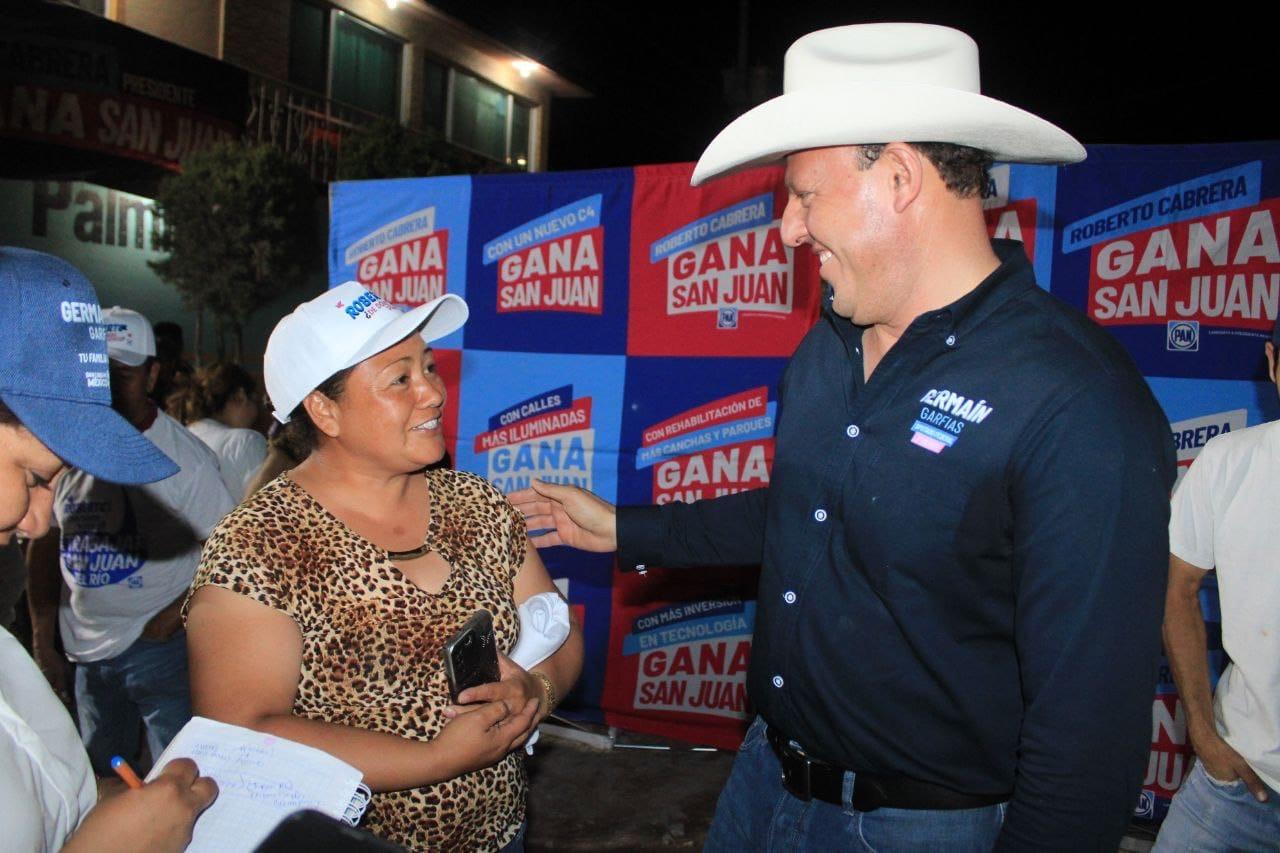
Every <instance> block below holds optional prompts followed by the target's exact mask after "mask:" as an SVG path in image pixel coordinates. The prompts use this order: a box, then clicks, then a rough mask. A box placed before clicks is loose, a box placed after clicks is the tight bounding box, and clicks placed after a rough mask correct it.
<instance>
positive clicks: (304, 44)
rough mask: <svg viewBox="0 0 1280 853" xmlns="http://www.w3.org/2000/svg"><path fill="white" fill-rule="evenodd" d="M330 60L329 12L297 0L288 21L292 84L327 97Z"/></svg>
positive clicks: (290, 79)
mask: <svg viewBox="0 0 1280 853" xmlns="http://www.w3.org/2000/svg"><path fill="white" fill-rule="evenodd" d="M328 58H329V13H328V11H327V10H325V9H321V8H320V7H319V6H312V5H311V4H310V3H300V2H297V0H295V2H294V4H293V9H292V13H291V16H290V19H289V82H290V83H293V84H295V85H298V86H302V87H303V88H305V89H310V90H311V91H313V92H319V93H320V94H325V93H326V92H327V91H328V89H329V81H328V78H327V77H326V74H325V72H326V70H327V69H328V66H329V63H328Z"/></svg>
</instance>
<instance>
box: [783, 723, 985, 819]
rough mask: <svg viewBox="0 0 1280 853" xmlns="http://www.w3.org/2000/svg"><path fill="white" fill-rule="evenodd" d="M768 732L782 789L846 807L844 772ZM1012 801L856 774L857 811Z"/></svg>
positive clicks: (967, 806) (907, 780)
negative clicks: (779, 767) (778, 765)
mask: <svg viewBox="0 0 1280 853" xmlns="http://www.w3.org/2000/svg"><path fill="white" fill-rule="evenodd" d="M767 732H768V736H769V745H770V746H772V747H773V752H774V754H775V755H777V756H778V762H779V763H780V764H781V765H782V785H783V787H785V788H786V789H787V791H788V792H789V793H790V794H791V795H792V796H793V797H797V798H798V799H801V800H805V801H808V800H812V799H818V800H822V801H824V802H828V803H834V804H835V805H837V806H842V805H844V774H845V772H846V771H845V770H844V769H843V768H841V767H836V766H835V765H834V764H828V763H827V762H825V761H819V760H818V759H816V758H813V757H811V756H809V755H807V754H805V751H804V750H803V749H801V748H799V747H797V746H795V745H794V744H793V742H792V741H791V739H790V738H788V737H787V736H786V735H784V734H782V733H781V732H779V731H778V730H777V729H775V728H774V727H773V726H769V727H768V729H767ZM1009 797H1010V795H1009V794H1002V795H998V796H993V795H989V794H987V795H984V794H962V793H960V792H958V791H953V790H951V789H950V788H944V787H942V786H941V785H935V784H933V783H932V782H921V781H920V780H919V779H911V778H909V777H906V776H880V775H876V774H873V773H855V774H854V777H853V807H854V808H855V809H857V810H858V811H860V812H870V811H875V810H876V809H878V808H891V809H977V808H982V807H983V806H991V805H995V804H996V803H1003V802H1004V801H1005V800H1007V799H1009Z"/></svg>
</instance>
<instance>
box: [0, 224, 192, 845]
mask: <svg viewBox="0 0 1280 853" xmlns="http://www.w3.org/2000/svg"><path fill="white" fill-rule="evenodd" d="M0 298H2V299H3V301H4V304H5V305H6V306H8V310H7V311H6V312H5V315H4V317H3V318H2V319H0V545H3V544H7V543H8V542H10V541H11V540H12V539H13V537H14V536H15V534H20V535H22V536H24V537H26V538H38V537H40V536H42V535H44V533H45V532H46V531H47V530H48V527H49V520H50V517H51V514H52V504H53V488H54V485H55V484H56V483H57V481H58V480H59V479H60V478H61V476H62V475H63V473H64V472H65V471H66V469H67V467H68V465H74V466H76V467H78V468H81V469H83V470H85V471H89V472H92V473H93V474H94V475H96V476H100V477H103V478H105V479H111V480H114V481H117V482H122V483H146V482H152V481H154V480H159V479H162V478H164V477H169V476H171V475H172V474H173V473H174V472H175V471H176V470H177V466H175V465H174V464H173V462H172V461H171V460H170V459H169V458H167V457H166V456H165V455H164V454H163V453H161V452H160V451H159V450H158V449H157V448H156V447H155V445H153V444H151V442H149V441H147V440H146V439H145V438H144V437H143V436H142V435H140V434H139V433H138V431H137V430H136V429H134V428H133V427H132V426H130V425H129V423H128V422H127V421H125V419H124V418H122V417H120V415H118V414H117V413H116V412H115V411H113V410H112V408H111V391H110V386H109V379H108V372H107V349H106V336H105V330H104V329H103V325H102V312H101V309H100V308H99V306H98V298H97V294H95V293H94V290H93V287H92V286H91V285H90V284H89V282H88V281H87V280H86V279H85V278H84V276H83V275H81V274H80V272H79V271H78V270H76V269H75V268H74V267H72V266H71V265H70V264H68V263H66V262H65V261H62V260H59V259H57V258H54V257H51V256H49V255H45V254H41V253H39V252H33V251H29V250H26V249H14V248H7V247H0ZM216 796H217V785H216V784H215V783H214V782H213V780H212V779H208V778H204V777H200V776H199V772H198V770H197V768H196V765H195V764H194V763H193V762H191V761H188V760H185V759H182V760H178V761H174V762H172V763H170V764H169V765H167V766H166V767H165V769H164V771H163V772H162V773H161V774H160V775H159V776H158V777H157V778H156V779H155V780H154V781H153V782H151V783H150V784H147V785H145V786H143V787H142V788H139V789H137V790H129V791H126V792H123V793H120V794H116V795H114V796H111V797H109V798H107V799H105V800H104V801H103V802H102V803H101V804H98V805H96V807H95V804H96V803H97V800H98V794H97V788H96V785H95V782H94V776H93V773H92V771H91V769H90V767H89V758H88V755H87V754H86V753H85V750H84V747H83V746H82V745H81V744H80V740H79V737H78V734H77V732H76V727H75V724H74V723H73V722H72V720H71V718H70V717H69V716H68V715H67V713H66V710H65V709H64V708H63V707H62V704H61V703H60V702H59V701H58V698H57V697H56V696H55V695H54V693H53V691H52V690H50V688H49V685H48V683H47V682H46V681H45V678H44V676H43V675H42V674H41V673H40V670H39V669H38V668H37V667H36V665H35V663H34V661H32V660H31V658H30V657H29V656H28V655H27V653H26V652H25V650H23V648H22V646H21V645H20V644H19V643H18V641H17V640H16V639H15V638H14V637H13V636H12V635H11V634H9V633H8V632H7V631H5V630H4V629H3V628H0V827H3V828H4V838H3V845H2V846H4V847H5V848H6V849H12V850H40V851H43V850H58V849H61V850H64V851H71V853H79V851H102V850H126V849H139V850H163V851H178V850H182V849H184V848H185V847H186V845H187V842H188V841H189V840H190V838H191V827H192V825H193V824H194V823H195V819H196V818H197V817H198V816H199V814H200V813H201V812H202V811H204V809H205V808H207V807H208V806H209V804H210V803H212V802H213V800H214V798H215V797H216Z"/></svg>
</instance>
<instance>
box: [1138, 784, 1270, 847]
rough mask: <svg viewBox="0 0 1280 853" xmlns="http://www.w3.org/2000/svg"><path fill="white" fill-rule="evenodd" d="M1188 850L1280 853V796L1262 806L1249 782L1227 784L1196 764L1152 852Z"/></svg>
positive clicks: (1171, 805) (1170, 810)
mask: <svg viewBox="0 0 1280 853" xmlns="http://www.w3.org/2000/svg"><path fill="white" fill-rule="evenodd" d="M1188 850H1204V851H1218V850H1241V851H1254V850H1258V851H1264V850H1265V851H1271V853H1275V851H1276V850H1280V792H1277V791H1274V790H1272V791H1270V793H1269V795H1268V799H1267V801H1266V802H1265V803H1260V802H1258V801H1257V800H1256V799H1254V797H1253V794H1251V793H1249V789H1248V788H1247V787H1245V784H1244V782H1242V781H1241V780H1239V779H1237V780H1236V781H1234V782H1227V783H1226V784H1223V783H1222V782H1219V781H1217V780H1216V779H1214V778H1213V777H1211V776H1210V775H1209V774H1208V773H1206V772H1205V771H1204V765H1203V764H1201V763H1200V762H1199V761H1197V762H1196V764H1195V767H1193V768H1191V773H1190V774H1188V776H1187V781H1185V782H1183V783H1182V787H1181V788H1179V789H1178V793H1177V794H1175V795H1174V797H1173V803H1172V804H1170V806H1169V814H1168V815H1167V816H1165V819H1164V823H1163V824H1161V825H1160V835H1159V836H1157V837H1156V844H1155V847H1153V848H1152V853H1173V851H1177V853H1182V851H1188Z"/></svg>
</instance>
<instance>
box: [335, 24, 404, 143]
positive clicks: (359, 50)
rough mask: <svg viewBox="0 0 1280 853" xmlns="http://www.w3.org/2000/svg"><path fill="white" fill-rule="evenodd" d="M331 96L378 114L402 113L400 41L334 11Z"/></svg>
mask: <svg viewBox="0 0 1280 853" xmlns="http://www.w3.org/2000/svg"><path fill="white" fill-rule="evenodd" d="M333 22H334V27H333V50H332V52H331V53H330V55H329V56H330V59H331V60H332V62H331V64H330V73H329V97H331V98H333V99H334V100H336V101H342V102H344V103H348V104H351V105H352V106H353V107H359V108H360V109H362V110H368V111H369V112H371V113H378V114H379V115H384V116H391V117H392V118H394V117H396V116H397V115H399V113H400V50H401V45H400V42H398V41H396V40H395V39H393V38H391V37H389V36H387V35H385V34H384V33H382V32H381V31H379V30H376V29H374V28H373V27H371V26H369V25H368V24H366V23H364V22H363V21H361V20H359V19H357V18H353V17H351V16H350V15H348V14H347V13H346V12H334V19H333Z"/></svg>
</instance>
